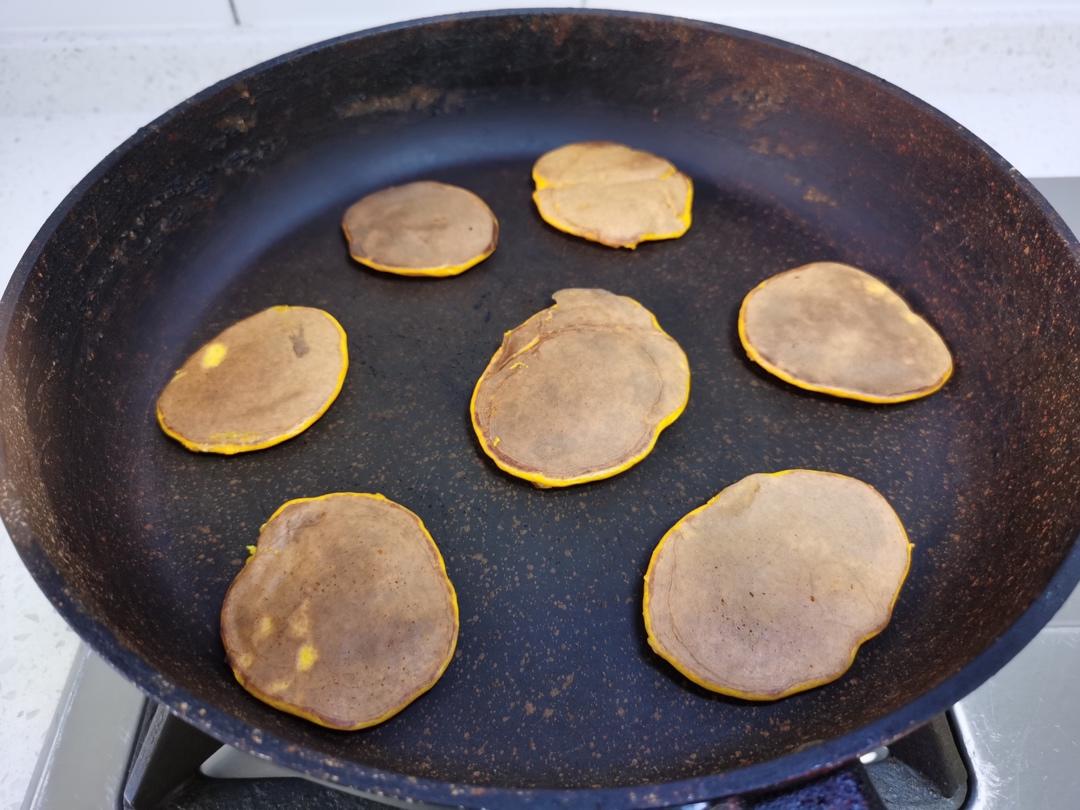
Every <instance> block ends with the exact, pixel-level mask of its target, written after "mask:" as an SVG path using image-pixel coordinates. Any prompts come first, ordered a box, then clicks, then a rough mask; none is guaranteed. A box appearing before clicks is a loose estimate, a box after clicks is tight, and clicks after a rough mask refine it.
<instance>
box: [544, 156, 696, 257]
mask: <svg viewBox="0 0 1080 810" xmlns="http://www.w3.org/2000/svg"><path fill="white" fill-rule="evenodd" d="M533 180H534V182H535V183H536V191H535V192H534V193H533V201H534V202H535V203H536V207H537V210H538V211H539V212H540V216H541V217H542V218H543V219H544V221H545V222H547V223H549V224H550V225H552V226H554V227H556V228H558V229H559V230H561V231H565V232H567V233H571V234H574V235H575V236H580V237H582V238H585V239H589V240H592V241H594V242H600V243H601V244H604V245H608V246H609V247H625V248H633V247H636V246H637V245H638V244H639V243H640V242H643V241H647V240H655V239H674V238H677V237H679V236H682V235H683V234H684V233H685V232H686V230H687V228H689V227H690V219H691V215H690V207H691V202H692V197H693V186H692V184H691V182H690V179H689V178H688V177H686V175H684V174H682V173H681V172H679V171H678V170H677V169H676V168H675V166H674V165H672V164H671V163H670V162H669V161H667V160H664V159H663V158H660V157H657V156H655V155H652V154H650V153H648V152H643V151H641V150H639V149H631V148H630V147H627V146H623V145H622V144H618V143H611V142H607V141H589V142H584V143H573V144H568V145H566V146H562V147H560V148H558V149H554V150H552V151H550V152H548V153H546V154H544V155H542V156H541V157H540V159H539V160H537V161H536V164H535V166H534V167H533Z"/></svg>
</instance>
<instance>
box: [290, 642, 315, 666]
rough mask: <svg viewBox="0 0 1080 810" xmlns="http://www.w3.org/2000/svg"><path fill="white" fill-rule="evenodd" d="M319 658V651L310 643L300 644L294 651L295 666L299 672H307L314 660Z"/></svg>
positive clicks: (313, 664)
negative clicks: (295, 651)
mask: <svg viewBox="0 0 1080 810" xmlns="http://www.w3.org/2000/svg"><path fill="white" fill-rule="evenodd" d="M318 660H319V652H318V650H316V649H315V648H314V647H312V646H311V645H310V644H302V645H301V646H300V649H299V650H298V651H297V653H296V668H297V669H298V670H300V671H301V672H307V671H308V670H309V669H311V668H312V667H313V666H315V662H316V661H318Z"/></svg>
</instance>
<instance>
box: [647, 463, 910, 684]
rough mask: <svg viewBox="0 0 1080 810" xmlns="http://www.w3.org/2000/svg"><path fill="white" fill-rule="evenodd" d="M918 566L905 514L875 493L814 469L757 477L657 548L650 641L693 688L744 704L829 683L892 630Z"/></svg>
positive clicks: (650, 589) (723, 495)
mask: <svg viewBox="0 0 1080 810" xmlns="http://www.w3.org/2000/svg"><path fill="white" fill-rule="evenodd" d="M910 559H911V544H910V543H909V542H908V538H907V534H906V532H905V531H904V527H903V525H902V524H901V523H900V519H899V517H897V515H896V513H895V512H894V511H893V509H892V507H891V506H890V505H889V503H888V501H886V500H885V498H883V497H882V496H881V495H880V494H879V493H878V492H877V490H875V489H874V488H873V487H871V486H870V485H869V484H865V483H863V482H862V481H859V480H857V479H854V478H849V477H847V476H844V475H839V474H836V473H828V472H818V471H815V470H786V471H783V472H778V473H769V474H761V473H759V474H755V475H750V476H747V477H746V478H744V479H742V480H741V481H739V482H738V483H736V484H733V485H731V486H729V487H727V488H726V489H724V490H722V491H721V492H720V493H719V494H718V495H717V496H716V497H714V498H713V499H712V500H710V501H709V502H708V503H706V504H705V505H704V506H701V507H699V508H697V509H695V510H693V511H692V512H690V513H689V514H688V515H686V516H685V517H684V518H682V519H681V520H679V521H678V522H677V523H676V524H675V525H674V526H673V527H672V528H671V529H670V530H669V531H668V532H667V534H665V535H664V537H663V539H662V540H661V541H660V543H659V544H658V545H657V547H656V550H655V551H654V552H653V555H652V559H651V560H650V562H649V569H648V572H647V573H646V575H645V597H644V606H643V612H644V617H645V629H646V632H647V635H648V639H649V644H650V646H651V647H652V648H653V649H654V650H655V651H656V652H657V653H658V654H659V655H660V656H662V657H663V658H664V659H666V660H667V661H668V662H670V663H671V664H672V665H674V666H675V668H676V669H678V670H679V671H680V672H681V673H683V674H684V675H685V676H686V677H688V678H689V679H690V680H692V681H694V682H695V683H697V684H699V685H701V686H704V687H705V688H706V689H711V690H712V691H714V692H720V693H723V694H726V695H731V696H734V697H738V698H744V699H746V700H775V699H777V698H782V697H785V696H787V695H791V694H793V693H795V692H801V691H803V690H805V689H810V688H812V687H815V686H820V685H822V684H825V683H828V682H830V681H833V680H835V679H837V678H839V677H840V676H841V675H843V674H844V673H845V672H846V671H847V670H848V668H849V667H850V666H851V664H852V662H853V661H854V659H855V653H856V652H857V650H858V648H859V646H860V645H861V644H862V643H863V642H864V641H867V640H868V639H870V638H873V637H874V636H875V635H877V634H878V633H880V632H881V631H882V630H883V629H884V628H885V626H886V625H887V624H888V622H889V618H890V617H891V615H892V609H893V605H894V604H895V603H896V599H897V597H898V596H899V593H900V588H901V586H902V585H903V583H904V580H905V578H906V577H907V573H908V566H909V564H910Z"/></svg>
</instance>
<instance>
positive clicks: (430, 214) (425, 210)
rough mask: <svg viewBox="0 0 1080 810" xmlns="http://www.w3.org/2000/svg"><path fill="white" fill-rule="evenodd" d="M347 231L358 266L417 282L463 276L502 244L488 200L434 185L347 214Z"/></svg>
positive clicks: (401, 190)
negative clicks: (463, 273)
mask: <svg viewBox="0 0 1080 810" xmlns="http://www.w3.org/2000/svg"><path fill="white" fill-rule="evenodd" d="M342 228H343V229H344V231H345V237H346V238H347V239H348V241H349V253H350V254H351V255H352V257H353V258H354V259H356V260H357V261H358V262H360V263H361V264H364V265H367V266H368V267H371V268H373V269H375V270H382V271H384V272H388V273H397V274H399V275H411V276H452V275H457V274H458V273H462V272H464V271H465V270H468V269H469V268H470V267H473V266H474V265H476V264H478V263H479V262H481V261H483V260H484V259H486V258H487V257H488V256H490V255H491V253H492V252H493V251H494V250H495V246H496V244H497V243H498V240H499V224H498V221H497V220H496V219H495V215H494V214H493V213H492V212H491V209H490V208H488V206H487V204H486V203H485V202H484V201H483V200H481V199H480V198H479V197H478V196H476V195H475V194H473V193H472V192H471V191H468V190H466V189H463V188H460V187H458V186H451V185H447V184H446V183H436V182H433V181H429V180H422V181H418V182H415V183H407V184H405V185H402V186H392V187H390V188H385V189H382V190H381V191H376V192H374V193H373V194H369V195H367V196H366V197H364V198H363V199H361V200H360V201H359V202H356V203H354V204H353V205H351V206H350V207H349V209H348V210H347V211H346V212H345V216H344V219H343V220H342Z"/></svg>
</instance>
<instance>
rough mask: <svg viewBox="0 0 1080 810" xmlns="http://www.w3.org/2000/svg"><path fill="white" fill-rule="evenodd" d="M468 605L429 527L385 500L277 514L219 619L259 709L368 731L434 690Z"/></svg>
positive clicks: (336, 497)
mask: <svg viewBox="0 0 1080 810" xmlns="http://www.w3.org/2000/svg"><path fill="white" fill-rule="evenodd" d="M457 636H458V605H457V597H456V595H455V593H454V586H453V585H452V584H451V582H450V579H449V577H448V576H447V574H446V566H445V565H444V563H443V559H442V556H441V555H440V554H439V549H438V548H437V547H436V545H435V541H434V540H433V539H432V537H431V535H430V534H428V531H427V529H426V528H425V527H424V524H423V522H422V521H421V520H420V518H419V517H417V516H416V515H415V514H413V513H412V512H410V511H409V510H408V509H406V508H405V507H403V506H401V505H400V504H396V503H394V502H393V501H390V500H387V499H386V498H384V497H383V496H382V495H373V494H367V493H356V492H336V493H332V494H329V495H323V496H321V497H318V498H299V499H297V500H294V501H289V502H287V503H286V504H284V505H283V506H282V507H281V508H279V509H278V510H277V511H276V512H274V514H273V515H272V516H271V517H270V519H269V520H268V521H267V522H266V524H265V525H264V526H263V527H262V529H261V530H260V532H259V541H258V546H257V547H256V548H255V550H254V552H253V553H252V556H251V557H250V558H249V559H248V561H247V563H246V564H245V565H244V568H243V570H241V571H240V573H239V574H237V576H236V579H234V580H233V583H232V585H231V586H230V587H229V590H228V593H226V595H225V602H224V604H223V605H222V608H221V639H222V643H223V644H224V646H225V651H226V654H227V655H228V660H229V666H230V667H232V670H233V673H234V674H235V675H236V679H237V680H238V681H239V682H240V684H241V685H242V686H243V687H244V688H245V689H247V690H248V691H249V692H250V693H251V694H253V695H254V696H255V697H257V698H259V700H262V701H264V702H266V703H269V704H270V705H271V706H273V707H275V708H277V709H281V710H282V711H285V712H289V713H290V714H295V715H297V716H298V717H303V718H305V719H307V720H310V721H312V722H314V723H318V724H319V725H321V726H327V727H328V728H336V729H343V730H355V729H361V728H367V727H368V726H373V725H375V724H377V723H381V722H383V721H384V720H387V719H388V718H390V717H392V716H393V715H395V714H397V713H398V712H399V711H401V710H402V709H404V708H405V707H406V706H408V705H409V704H410V703H412V701H414V700H416V698H418V697H419V696H420V695H422V694H423V693H424V692H426V691H427V690H428V689H430V688H431V687H432V686H434V685H435V682H436V681H438V680H439V678H440V677H441V676H442V674H443V672H444V671H445V670H446V668H447V666H448V665H449V664H450V659H451V658H453V656H454V649H455V647H456V646H457Z"/></svg>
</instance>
